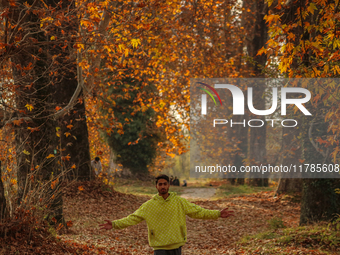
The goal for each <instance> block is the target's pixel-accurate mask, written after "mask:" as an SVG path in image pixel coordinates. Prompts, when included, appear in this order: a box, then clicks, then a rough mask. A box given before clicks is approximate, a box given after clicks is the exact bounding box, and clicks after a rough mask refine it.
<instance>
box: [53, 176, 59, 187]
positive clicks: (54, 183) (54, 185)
mask: <svg viewBox="0 0 340 255" xmlns="http://www.w3.org/2000/svg"><path fill="white" fill-rule="evenodd" d="M58 182H59V178H57V179H55V180H54V181H52V182H51V189H54V188H55V187H56V185H57V184H58Z"/></svg>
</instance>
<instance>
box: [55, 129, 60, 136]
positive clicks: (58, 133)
mask: <svg viewBox="0 0 340 255" xmlns="http://www.w3.org/2000/svg"><path fill="white" fill-rule="evenodd" d="M55 130H56V131H57V132H56V135H57V136H58V137H60V127H56V128H55Z"/></svg>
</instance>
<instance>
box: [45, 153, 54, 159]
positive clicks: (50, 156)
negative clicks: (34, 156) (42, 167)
mask: <svg viewBox="0 0 340 255" xmlns="http://www.w3.org/2000/svg"><path fill="white" fill-rule="evenodd" d="M46 158H47V159H49V158H54V155H53V154H50V155H48V156H47V157H46Z"/></svg>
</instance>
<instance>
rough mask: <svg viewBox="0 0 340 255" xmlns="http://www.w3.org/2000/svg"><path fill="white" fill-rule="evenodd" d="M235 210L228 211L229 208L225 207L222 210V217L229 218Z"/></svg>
mask: <svg viewBox="0 0 340 255" xmlns="http://www.w3.org/2000/svg"><path fill="white" fill-rule="evenodd" d="M233 212H234V211H228V208H224V209H223V210H222V211H221V218H228V217H230V216H234V214H233Z"/></svg>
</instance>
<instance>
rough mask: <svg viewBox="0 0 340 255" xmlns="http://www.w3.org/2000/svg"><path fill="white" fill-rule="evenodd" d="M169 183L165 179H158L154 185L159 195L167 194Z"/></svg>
mask: <svg viewBox="0 0 340 255" xmlns="http://www.w3.org/2000/svg"><path fill="white" fill-rule="evenodd" d="M169 186H170V185H169V183H168V181H167V180H165V179H159V180H158V182H157V184H156V188H157V190H158V192H159V194H167V193H168V191H169Z"/></svg>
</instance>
